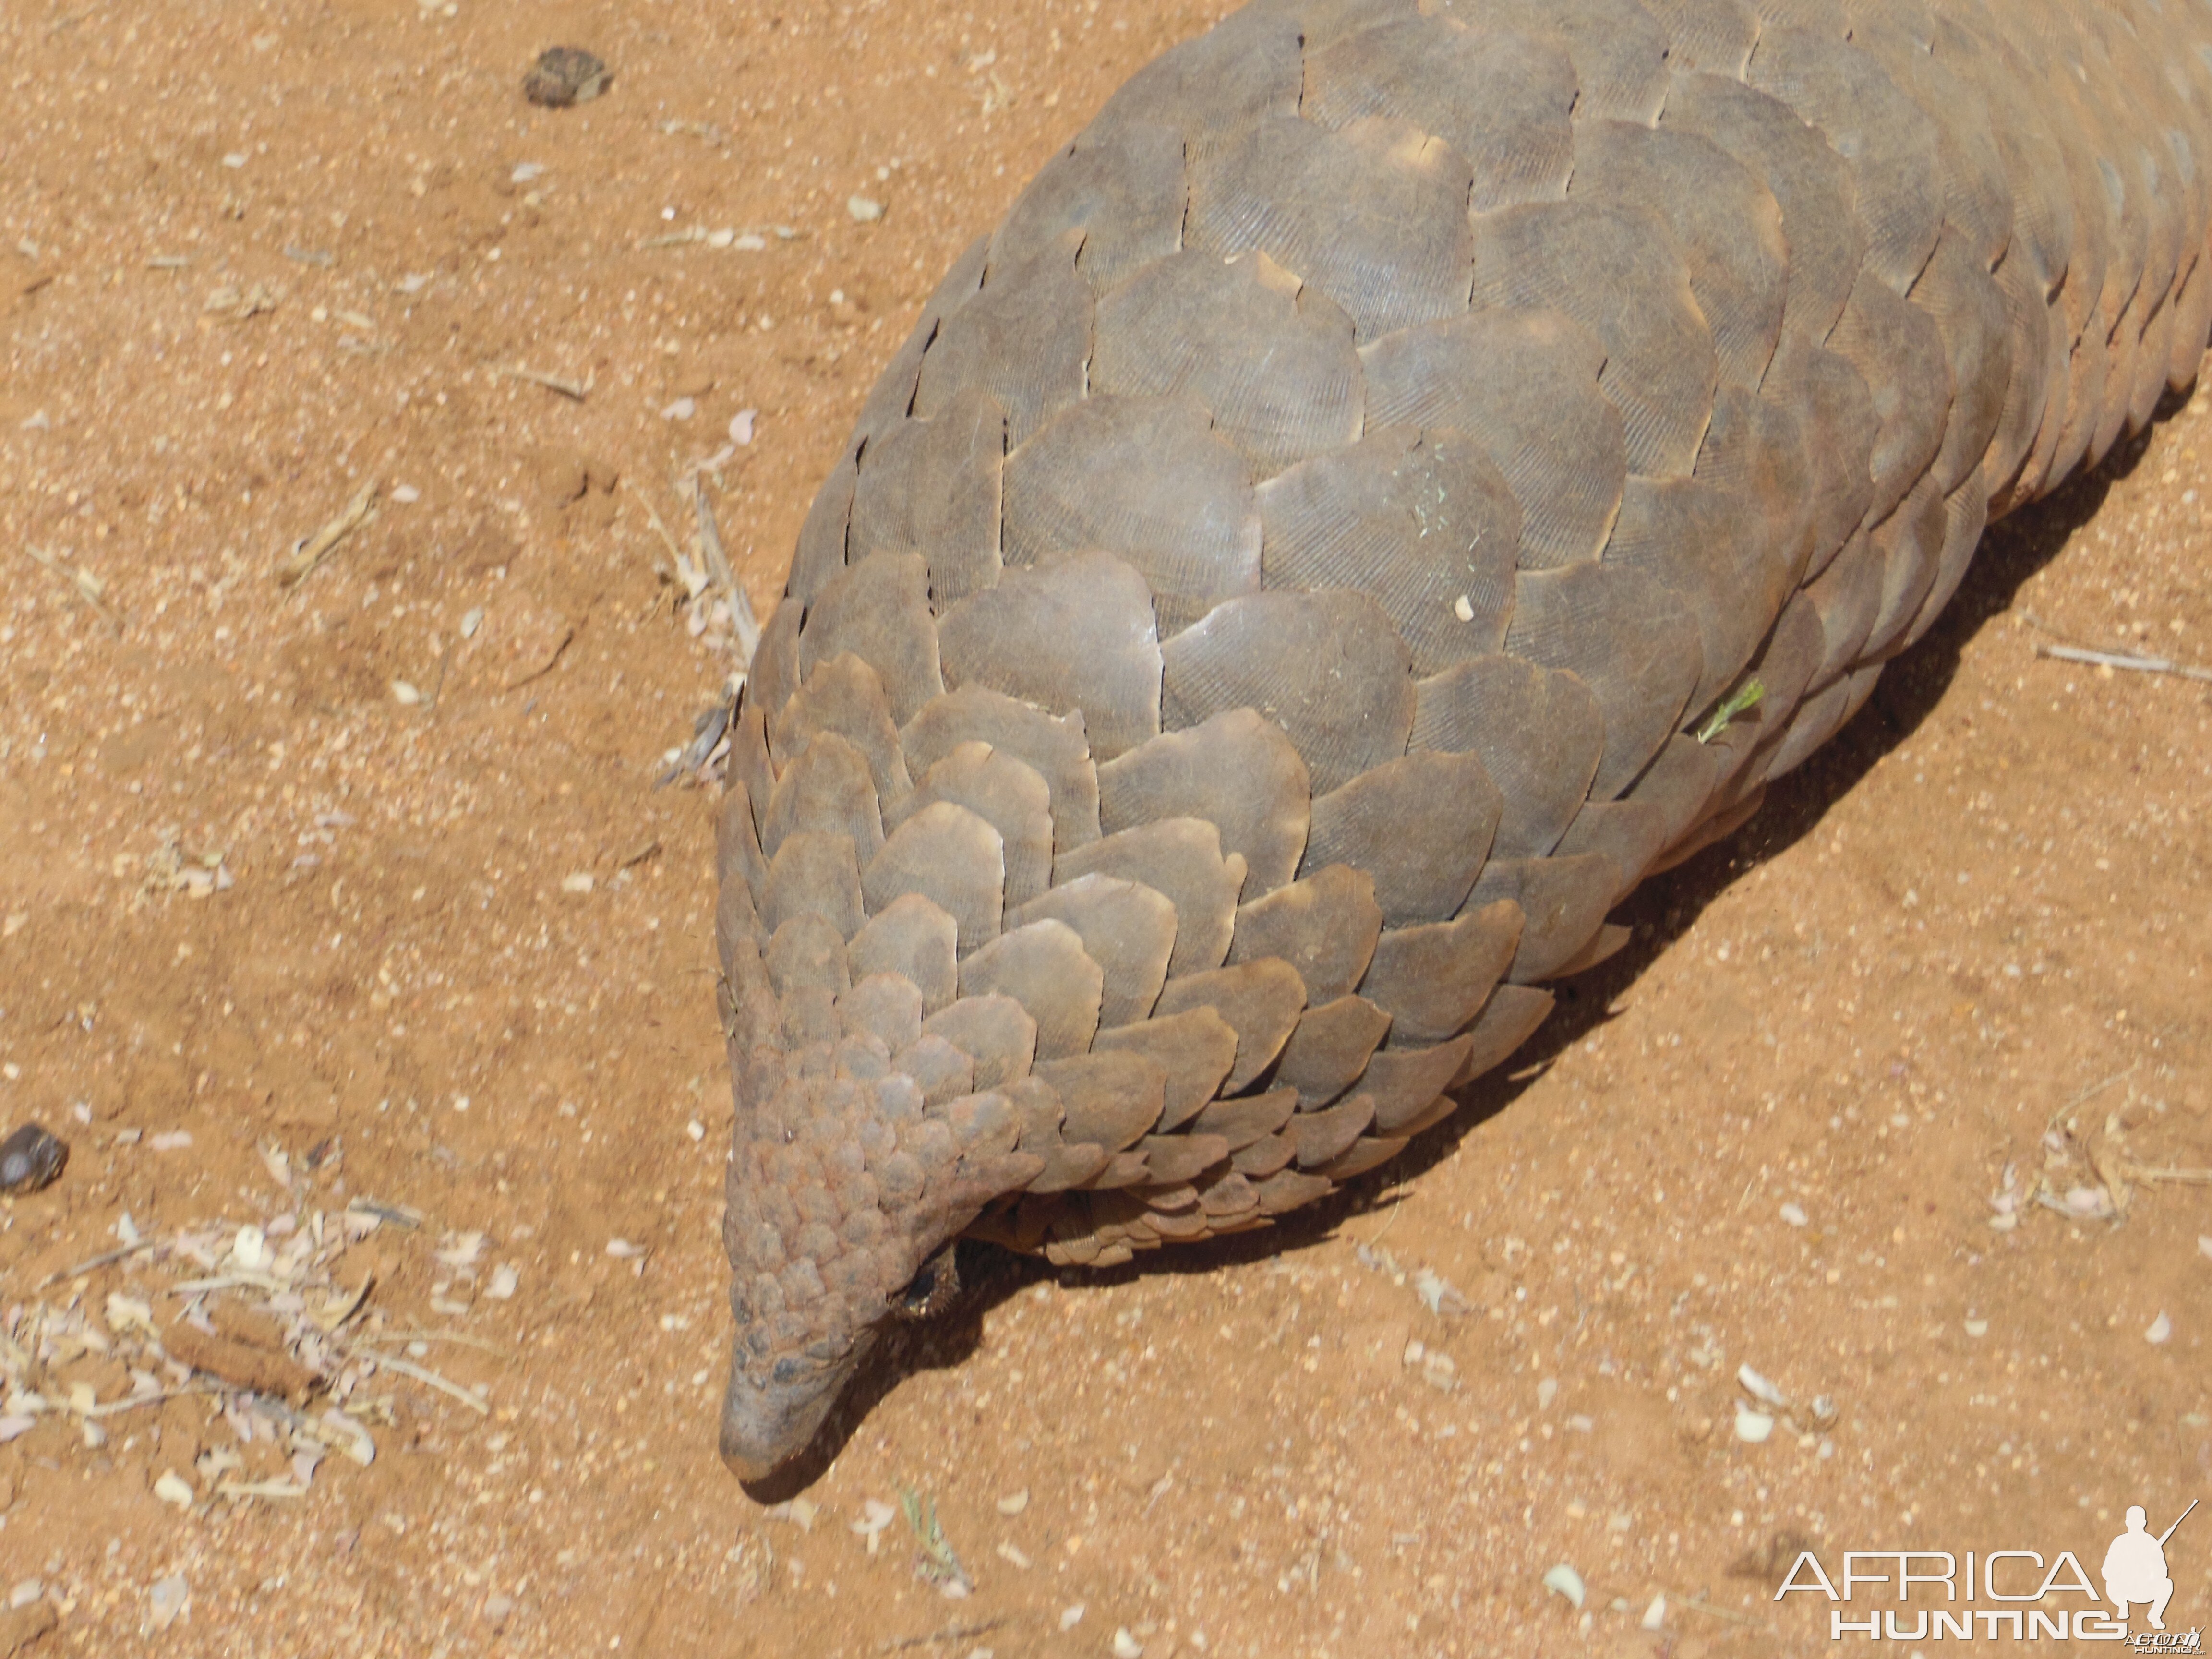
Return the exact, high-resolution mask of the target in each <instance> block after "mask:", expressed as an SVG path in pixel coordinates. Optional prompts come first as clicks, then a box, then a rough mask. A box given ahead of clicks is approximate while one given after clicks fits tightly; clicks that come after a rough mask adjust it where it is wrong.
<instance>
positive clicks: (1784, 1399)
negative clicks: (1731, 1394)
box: [1735, 1365, 1790, 1407]
mask: <svg viewBox="0 0 2212 1659" xmlns="http://www.w3.org/2000/svg"><path fill="white" fill-rule="evenodd" d="M1735 1380H1736V1381H1737V1383H1740V1384H1741V1385H1742V1388H1743V1391H1744V1392H1745V1393H1746V1394H1747V1395H1750V1396H1751V1397H1752V1398H1753V1399H1754V1400H1758V1401H1763V1402H1765V1404H1767V1405H1769V1406H1773V1407H1784V1406H1786V1405H1788V1404H1789V1403H1790V1399H1789V1396H1788V1395H1784V1393H1783V1392H1782V1390H1781V1389H1778V1388H1776V1387H1775V1386H1774V1384H1773V1383H1770V1382H1768V1381H1767V1380H1766V1379H1765V1377H1763V1376H1760V1375H1759V1373H1758V1372H1757V1371H1755V1370H1752V1368H1751V1367H1750V1366H1749V1365H1739V1366H1737V1367H1736V1368H1735Z"/></svg>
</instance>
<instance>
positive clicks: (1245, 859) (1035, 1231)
mask: <svg viewBox="0 0 2212 1659" xmlns="http://www.w3.org/2000/svg"><path fill="white" fill-rule="evenodd" d="M2208 58H2212V6H2208V4H2207V0H2113V3H2090V0H1640V3H1638V0H1259V3H1255V4H1253V5H1250V6H1249V7H1247V8H1246V9H1243V10H1242V11H1239V12H1237V13H1235V14H1234V15H1231V16H1230V17H1229V18H1228V19H1227V20H1226V21H1224V22H1222V23H1221V24H1220V25H1219V26H1218V27H1216V28H1214V29H1213V30H1212V31H1211V32H1210V33H1206V34H1205V35H1203V36H1201V37H1200V38H1199V39H1196V40H1192V41H1190V42H1188V44H1186V45H1183V46H1179V47H1177V48H1176V49H1175V50H1174V51H1172V52H1169V53H1167V54H1166V55H1165V56H1164V57H1163V58H1159V59H1158V61H1156V62H1155V63H1153V64H1151V65H1150V66H1149V67H1148V68H1146V69H1145V70H1142V71H1141V72H1140V73H1139V74H1138V75H1137V76H1135V77H1134V78H1133V79H1132V80H1131V81H1129V82H1127V84H1126V85H1125V86H1123V87H1122V88H1121V90H1120V91H1119V92H1118V93H1116V94H1115V95H1114V97H1113V98H1112V99H1111V100H1109V102H1108V103H1107V105H1106V106H1105V107H1104V109H1103V111H1102V112H1100V114H1099V115H1098V117H1097V119H1096V120H1094V121H1093V122H1092V123H1091V125H1089V126H1088V127H1087V128H1085V130H1084V131H1082V133H1081V134H1079V136H1078V137H1076V138H1075V139H1074V141H1073V143H1070V144H1069V145H1068V146H1067V147H1066V149H1064V150H1062V151H1060V153H1059V154H1058V155H1055V156H1054V158H1053V160H1052V161H1050V162H1048V164H1047V165H1046V166H1045V167H1044V168H1043V170H1042V172H1041V173H1038V175H1037V176H1036V179H1034V180H1033V181H1032V182H1031V183H1030V185H1029V186H1028V188H1027V189H1026V190H1025V191H1024V192H1023V193H1022V195H1021V196H1020V197H1019V198H1018V200H1017V201H1016V202H1015V204H1014V205H1013V207H1012V210H1010V211H1009V212H1008V214H1007V215H1006V218H1005V220H1004V221H1003V222H1001V223H1000V225H999V227H998V228H997V229H996V230H994V232H992V233H991V234H989V235H988V236H986V237H984V238H983V239H982V240H980V241H978V242H976V243H975V245H974V246H972V247H970V248H969V250H968V252H966V253H965V254H964V255H963V257H962V258H960V259H959V260H958V261H957V263H956V264H954V266H953V268H952V270H951V274H950V275H948V276H946V277H945V280H944V283H943V284H942V286H940V287H939V289H937V291H936V293H935V295H934V296H933V298H931V299H930V301H928V302H927V306H926V307H924V309H923V312H922V314H921V320H920V321H919V323H917V324H916V325H915V329H914V331H913V333H912V334H911V336H909V337H908V339H907V341H906V343H905V345H904V346H903V347H902V349H901V350H900V351H899V353H898V355H897V356H896V357H895V358H894V359H893V360H892V362H891V364H890V368H888V369H887V370H885V372H884V375H883V377H882V379H881V380H879V381H878V383H877V384H876V386H875V388H874V390H873V392H872V393H871V394H870V396H869V398H868V399H867V402H866V406H865V407H864V409H863V410H861V412H860V418H859V420H858V422H856V423H855V424H854V428H853V432H852V435H851V437H850V438H849V439H848V441H847V442H846V444H845V446H844V448H843V449H842V452H841V453H840V457H839V459H838V461H837V464H836V467H835V468H834V470H833V471H831V473H830V475H829V480H828V482H827V483H825V484H823V487H822V490H821V493H820V494H819V495H818V496H817V498H816V499H815V501H814V504H813V507H812V509H811V513H810V514H809V516H808V517H807V519H806V521H805V526H804V527H803V529H802V530H801V532H800V533H799V543H798V547H797V550H796V554H795V556H794V558H793V564H792V569H791V574H790V579H789V582H788V585H787V588H786V590H785V592H784V596H783V599H782V601H781V605H780V606H779V607H778V609H777V610H776V611H775V615H774V617H773V620H772V621H771V622H770V623H769V625H768V627H767V629H766V630H765V633H764V635H763V638H762V640H761V642H760V647H759V649H758V652H757V655H756V657H755V659H754V662H753V665H752V669H751V675H750V682H749V683H748V684H747V685H746V687H745V690H744V695H743V701H742V703H741V705H740V707H739V708H738V711H737V714H736V716H735V718H734V720H733V721H732V750H731V759H730V764H729V782H728V787H727V791H726V795H725V796H724V798H723V799H722V802H721V805H720V834H719V842H718V858H719V872H720V902H719V907H718V911H717V925H716V936H717V944H718V946H719V949H720V956H721V963H722V967H723V970H724V980H723V993H722V999H721V1008H722V1016H723V1021H724V1025H725V1028H726V1031H727V1034H728V1039H729V1044H728V1046H729V1054H730V1060H731V1066H732V1074H733V1082H734V1087H735V1092H736V1104H737V1117H736V1128H735V1133H734V1141H733V1145H732V1149H731V1156H730V1163H729V1167H728V1177H727V1188H728V1190H727V1197H728V1208H727V1212H726V1221H725V1224H724V1242H725V1244H726V1249H727V1251H728V1255H729V1260H730V1264H731V1270H732V1280H731V1288H730V1303H731V1308H732V1312H733V1314H734V1316H735V1338H734V1346H733V1350H732V1364H731V1371H730V1379H729V1386H728V1389H727V1392H726V1397H725V1401H724V1405H723V1408H722V1415H721V1425H720V1443H721V1449H722V1453H723V1455H724V1458H725V1460H726V1462H727V1463H728V1464H729V1466H730V1467H731V1468H732V1469H733V1470H734V1471H736V1472H737V1473H738V1474H739V1475H740V1476H743V1477H747V1478H757V1477H760V1476H763V1475H765V1474H769V1473H770V1472H771V1471H773V1470H775V1469H776V1468H779V1467H781V1465H783V1464H784V1463H786V1462H787V1461H788V1460H789V1459H791V1458H792V1456H793V1455H794V1454H795V1453H797V1452H798V1451H799V1450H800V1449H803V1448H804V1447H805V1445H806V1443H808V1442H809V1440H810V1439H811V1437H812V1436H813V1435H814V1434H815V1432H816V1431H817V1428H818V1427H819V1425H821V1423H822V1421H823V1418H824V1417H825V1416H826V1414H827V1413H828V1410H829V1407H830V1405H831V1403H832V1402H833V1401H834V1400H835V1399H836V1397H837V1395H838V1394H839V1393H840V1391H841V1390H842V1388H843V1387H844V1385H845V1383H847V1382H848V1379H849V1378H850V1377H851V1376H853V1375H854V1372H855V1370H856V1369H857V1368H859V1367H860V1365H862V1364H864V1362H865V1360H866V1356H867V1355H868V1353H869V1352H870V1351H871V1349H872V1347H873V1346H875V1344H876V1342H877V1340H878V1336H879V1335H880V1333H881V1328H882V1327H883V1325H884V1322H885V1321H886V1320H887V1319H890V1318H892V1317H894V1316H896V1315H897V1314H898V1313H899V1312H900V1311H901V1310H902V1309H903V1308H906V1307H908V1306H909V1305H910V1304H920V1303H926V1302H927V1300H929V1299H930V1298H929V1296H928V1291H929V1289H930V1286H931V1284H932V1282H933V1279H934V1278H935V1277H936V1275H937V1273H938V1270H939V1264H940V1263H941V1262H942V1261H943V1258H944V1253H945V1251H946V1250H947V1249H949V1247H950V1245H951V1242H952V1241H954V1240H955V1239H957V1238H959V1237H980V1238H984V1239H989V1240H994V1241H996V1242H998V1243H1001V1244H1004V1245H1007V1246H1011V1247H1012V1248H1013V1249H1018V1250H1024V1251H1031V1252H1040V1253H1042V1254H1043V1255H1046V1256H1048V1257H1049V1258H1050V1259H1051V1260H1053V1261H1055V1262H1062V1263H1078V1264H1096V1265H1103V1264H1110V1263H1115V1262H1119V1261H1124V1260H1126V1259H1127V1258H1128V1257H1129V1256H1130V1255H1131V1254H1132V1253H1133V1252H1134V1251H1138V1250H1142V1249H1150V1248H1152V1247H1153V1246H1156V1245H1159V1244H1162V1243H1170V1242H1176V1241H1182V1240H1189V1239H1200V1238H1206V1237H1216V1236H1218V1235H1221V1234H1224V1233H1231V1232H1236V1231H1242V1230H1244V1229H1248V1228H1254V1227H1261V1226H1265V1225H1267V1224H1268V1222H1269V1220H1270V1218H1273V1217H1275V1216H1278V1215H1280V1214H1282V1213H1283V1212H1285V1211H1288V1210H1291V1209H1295V1208H1297V1206H1301V1205H1304V1204H1307V1203H1310V1202H1311V1201H1313V1200H1316V1199H1317V1198H1319V1197H1320V1196H1322V1194H1326V1193H1328V1192H1329V1191H1330V1190H1331V1189H1332V1188H1334V1187H1335V1186H1337V1185H1338V1184H1340V1183H1341V1182H1346V1181H1349V1180H1351V1179H1352V1178H1353V1177H1354V1176H1358V1175H1360V1174H1362V1173H1363V1172H1364V1171H1366V1170H1371V1169H1374V1168H1375V1167H1376V1165H1378V1164H1383V1162H1385V1161H1386V1160H1387V1159H1389V1158H1391V1157H1392V1156H1394V1155H1395V1153H1396V1152H1398V1151H1399V1150H1400V1149H1401V1148H1402V1147H1403V1146H1405V1145H1406V1144H1407V1139H1408V1138H1409V1137H1411V1136H1413V1135H1414V1134H1417V1133H1419V1132H1420V1131H1421V1130H1422V1129H1423V1128H1425V1127H1427V1126H1429V1125H1431V1124H1432V1123H1434V1122H1436V1121H1437V1120H1438V1119H1439V1118H1441V1117H1442V1116H1443V1115H1445V1114H1446V1113H1448V1112H1449V1110H1450V1109H1451V1108H1452V1104H1453V1101H1452V1097H1451V1095H1450V1092H1449V1091H1452V1090H1453V1089H1454V1088H1455V1087H1456V1086H1457V1085H1461V1084H1462V1083H1464V1082H1466V1081H1467V1080H1468V1079H1471V1078H1473V1077H1474V1076H1475V1075H1476V1074H1478V1073H1482V1072H1484V1071H1486V1070H1487V1069H1488V1068H1490V1067H1492V1066H1497V1065H1498V1063H1499V1062H1500V1061H1502V1060H1504V1059H1505V1058H1506V1057H1507V1056H1508V1055H1509V1054H1512V1053H1513V1052H1514V1050H1515V1049H1516V1048H1518V1047H1519V1046H1520V1045H1521V1044H1522V1042H1524V1041H1526V1040H1527V1038H1528V1036H1529V1035H1530V1033H1531V1032H1533V1031H1534V1030H1535V1029H1536V1027H1537V1026H1538V1024H1540V1023H1541V1021H1542V1020H1543V1019H1544V1018H1545V1017H1546V1014H1547V1012H1548V1011H1549V1010H1550V1009H1551V1007H1552V1005H1553V994H1552V993H1551V992H1549V991H1547V990H1546V989H1545V988H1544V987H1545V986H1546V984H1547V982H1550V981H1556V980H1558V979H1559V977H1561V976H1562V975H1570V974H1572V973H1575V972H1576V971H1577V970H1578V969H1583V968H1586V967H1588V966H1589V965H1590V964H1591V963H1595V962H1596V961H1598V960H1599V959H1601V957H1604V956H1605V955H1606V954H1607V952H1608V951H1611V950H1613V948H1614V947H1615V946H1616V945H1619V944H1620V942H1621V939H1622V937H1623V930H1622V929H1621V928H1620V927H1618V926H1615V925H1608V923H1607V919H1606V918H1607V912H1608V911H1609V910H1611V909H1612V908H1613V906H1614V905H1615V904H1616V903H1618V902H1620V899H1621V898H1622V897H1623V896H1626V894H1627V893H1628V892H1629V891H1630V890H1631V889H1632V888H1634V887H1635V886H1636V884H1638V882H1639V881H1640V880H1642V879H1643V878H1644V877H1645V876H1646V875H1649V874H1650V873H1651V872H1654V871H1656V870H1659V869H1662V868H1664V867H1666V866H1668V864H1669V863H1671V862H1674V861H1676V860H1680V859H1681V858H1683V857H1686V855H1687V854H1689V853H1690V852H1692V851H1693V850H1695V849H1696V848H1699V847H1700V846H1702V845H1705V844H1706V843H1708V842H1711V840H1712V839H1713V838H1715V837H1717V836H1721V835H1724V834H1726V833H1727V832H1728V831H1729V829H1732V828H1734V827H1735V825H1737V824H1738V823H1741V822H1742V821H1743V820H1744V819H1745V818H1746V817H1747V816H1748V815H1749V814H1750V813H1751V812H1752V811H1753V810H1754V809H1755V808H1756V807H1757V806H1758V805H1759V798H1760V793H1761V791H1762V790H1763V789H1764V787H1765V786H1766V784H1767V783H1769V782H1770V781H1772V780H1773V779H1775V778H1776V777H1778V775H1781V774H1783V773H1785V772H1787V771H1789V770H1790V769H1791V768H1792V767H1794V766H1796V765H1797V764H1798V763H1800V762H1802V760H1804V759H1805V757H1807V756H1808V755H1809V754H1810V753H1811V752H1812V751H1813V750H1814V749H1816V748H1817V747H1819V746H1820V744H1822V743H1823V742H1825V741H1826V739H1827V738H1829V737H1830V736H1831V735H1832V733H1833V732H1835V731H1836V729H1837V728H1838V726H1841V725H1842V724H1843V723H1844V721H1845V720H1849V719H1850V716H1851V715H1852V714H1853V713H1854V712H1855V711H1856V710H1857V708H1859V707H1860V706H1861V705H1862V704H1863V702H1865V701H1866V699H1867V696H1868V694H1869V692H1870V691H1871V690H1872V689H1873V687H1874V684H1875V680H1876V678H1878V677H1879V676H1880V674H1881V671H1882V667H1883V665H1884V664H1886V663H1887V662H1888V661H1889V660H1890V659H1892V658H1893V657H1895V656H1896V655H1897V654H1898V653H1899V652H1901V651H1903V650H1905V649H1906V648H1907V647H1909V646H1911V644H1912V642H1913V641H1915V640H1916V639H1917V637H1918V636H1919V635H1921V634H1923V632H1925V631H1926V629H1928V627H1929V624H1930V623H1931V622H1932V621H1933V619H1934V618H1935V617H1936V614H1937V613H1938V612H1939V611H1942V608H1943V606H1944V605H1945V603H1946V602H1947V601H1948V599H1950V597H1951V595H1952V593H1953V592H1954V589H1955V588H1956V587H1957V586H1958V585H1959V582H1960V578H1961V577H1962V576H1963V574H1965V572H1966V566H1967V562H1968V560H1969V558H1970V557H1971V556H1972V552H1973V550H1974V547H1975V545H1976V544H1977V542H1978V539H1979V538H1980V536H1981V534H1982V531H1983V528H1984V526H1985V524H1986V523H1987V522H1988V521H1989V520H1990V519H1992V518H1994V517H1996V516H1997V515H1998V514H2000V513H2004V512H2007V511H2008V510H2009V509H2011V508H2012V507H2016V506H2018V505H2020V504H2021V503H2022V502H2024V501H2029V500H2032V499H2033V498H2034V497H2036V496H2038V495H2041V494H2043V493H2045V492H2046V491H2048V490H2050V489H2052V488H2054V487H2055V486H2057V484H2058V483H2061V482H2062V481H2063V480H2064V479H2065V478H2067V477H2069V476H2070V475H2072V474H2074V473H2076V472H2078V471H2081V470H2082V469H2083V468H2084V467H2086V466H2087V465H2093V463H2094V462H2095V461H2096V460H2097V459H2098V458H2100V457H2101V456H2102V455H2103V454H2104V453H2106V451H2107V450H2108V449H2109V448H2110V447H2112V444H2113V443H2114V442H2115V441H2116V440H2118V437H2119V436H2120V435H2121V434H2122V433H2123V432H2128V431H2133V430H2135V429H2136V428H2141V427H2142V425H2144V424H2145V422H2148V420H2149V419H2150V417H2151V416H2152V414H2153V412H2154V409H2155V407H2156V406H2157V404H2159V402H2160V398H2161V397H2162V396H2163V395H2164V394H2165V393H2166V392H2167V391H2168V389H2169V388H2173V389H2179V388H2180V387H2182V386H2185V385H2186V384H2188V383H2189V381H2190V380H2191V379H2192V378H2193V376H2194V374H2195V373H2196V369H2197V362H2198V359H2199V356H2200V355H2201V353H2202V351H2203V348H2204V345H2205V337H2206V330H2207V325H2208V320H2212V276H2208V275H2207V271H2206V261H2205V259H2204V258H2203V254H2204V252H2205V248H2206V227H2207V221H2208V212H2209V211H2212V68H2209V67H2208ZM2200 143H2203V144H2206V145H2207V151H2206V154H2205V155H2203V156H2200V155H2197V145H2198V144H2200Z"/></svg>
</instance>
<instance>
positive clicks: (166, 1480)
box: [154, 1469, 192, 1510]
mask: <svg viewBox="0 0 2212 1659" xmlns="http://www.w3.org/2000/svg"><path fill="white" fill-rule="evenodd" d="M154 1496H155V1497H156V1498H160V1499H161V1501H162V1502H163V1503H164V1504H175V1505H176V1506H177V1507H178V1508H179V1509H180V1510H188V1509H190V1508H191V1506H192V1489H191V1487H190V1486H187V1485H185V1479H184V1477H183V1476H182V1475H180V1474H178V1473H177V1472H176V1471H175V1470H174V1469H163V1470H162V1471H161V1479H160V1480H156V1481H155V1483H154Z"/></svg>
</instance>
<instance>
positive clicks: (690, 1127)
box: [684, 1117, 707, 1140]
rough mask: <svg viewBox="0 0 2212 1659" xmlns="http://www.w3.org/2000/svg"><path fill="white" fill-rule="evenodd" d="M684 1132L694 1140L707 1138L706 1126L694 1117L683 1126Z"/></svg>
mask: <svg viewBox="0 0 2212 1659" xmlns="http://www.w3.org/2000/svg"><path fill="white" fill-rule="evenodd" d="M684 1133H685V1134H687V1135H690V1137H691V1139H694V1140H704V1139H706V1138H707V1126H706V1125H705V1124H703V1123H702V1122H700V1121H699V1120H698V1119H697V1118H696V1117H695V1118H693V1119H692V1120H691V1121H690V1122H689V1123H687V1124H685V1125H684Z"/></svg>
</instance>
